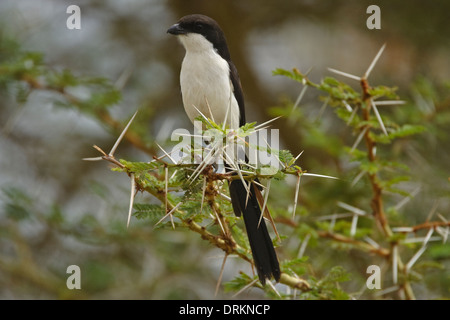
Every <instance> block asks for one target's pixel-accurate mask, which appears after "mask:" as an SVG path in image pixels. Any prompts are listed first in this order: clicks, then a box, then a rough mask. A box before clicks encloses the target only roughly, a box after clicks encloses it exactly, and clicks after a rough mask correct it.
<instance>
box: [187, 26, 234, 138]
mask: <svg viewBox="0 0 450 320" xmlns="http://www.w3.org/2000/svg"><path fill="white" fill-rule="evenodd" d="M180 40H181V42H182V44H183V45H184V47H185V49H186V55H185V57H184V59H183V63H182V66H181V73H180V84H181V93H182V96H183V104H184V109H185V111H186V113H187V115H188V117H189V119H190V120H191V121H192V122H194V119H195V118H196V117H198V116H199V115H200V114H199V113H198V111H197V110H196V108H197V109H198V110H200V111H201V112H202V113H203V114H204V115H205V116H206V117H208V118H211V119H213V120H214V122H216V123H217V124H222V123H223V122H225V117H226V118H227V124H228V125H229V126H230V127H231V128H234V129H235V128H238V127H239V106H238V103H237V101H236V98H235V97H234V95H233V86H232V84H231V81H230V67H229V65H228V62H227V61H226V60H224V59H223V58H222V57H221V56H220V55H219V54H218V53H217V52H216V51H215V50H214V48H213V46H212V44H211V43H210V42H209V41H208V40H206V39H205V38H204V37H203V36H202V35H199V34H188V35H184V36H181V37H180ZM194 106H195V107H194ZM227 109H228V115H227Z"/></svg>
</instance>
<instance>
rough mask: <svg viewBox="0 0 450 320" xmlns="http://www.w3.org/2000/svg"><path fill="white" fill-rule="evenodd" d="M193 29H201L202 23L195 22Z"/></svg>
mask: <svg viewBox="0 0 450 320" xmlns="http://www.w3.org/2000/svg"><path fill="white" fill-rule="evenodd" d="M194 29H195V31H202V30H203V24H201V23H196V24H195V25H194Z"/></svg>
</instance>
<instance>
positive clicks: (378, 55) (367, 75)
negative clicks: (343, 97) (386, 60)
mask: <svg viewBox="0 0 450 320" xmlns="http://www.w3.org/2000/svg"><path fill="white" fill-rule="evenodd" d="M385 47H386V43H385V44H383V45H382V46H381V48H380V50H378V53H377V55H376V56H375V58H373V60H372V63H371V64H370V66H369V68H367V71H366V73H364V76H363V78H364V79H367V78H368V77H369V75H370V73H371V72H372V70H373V68H374V67H375V64H376V63H377V61H378V59H379V58H380V56H381V54H382V53H383V51H384V48H385Z"/></svg>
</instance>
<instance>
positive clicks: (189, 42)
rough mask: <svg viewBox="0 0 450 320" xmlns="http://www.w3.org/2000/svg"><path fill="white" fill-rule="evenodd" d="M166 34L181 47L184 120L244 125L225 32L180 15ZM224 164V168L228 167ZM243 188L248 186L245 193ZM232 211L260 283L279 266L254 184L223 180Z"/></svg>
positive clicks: (197, 16)
mask: <svg viewBox="0 0 450 320" xmlns="http://www.w3.org/2000/svg"><path fill="white" fill-rule="evenodd" d="M167 32H168V33H170V34H173V35H176V36H177V37H178V39H179V40H180V42H181V43H182V44H183V46H184V48H185V49H186V55H185V57H184V59H183V63H182V65H181V72H180V84H181V93H182V98H183V105H184V109H185V111H186V113H187V115H188V117H189V119H190V120H191V121H192V122H194V119H195V118H196V117H198V116H199V115H200V114H199V112H198V111H200V112H201V113H203V114H204V115H207V116H209V115H211V116H212V118H213V119H214V121H215V122H216V123H218V124H219V123H223V122H225V121H226V122H227V123H226V124H227V125H228V126H229V127H230V128H231V129H237V128H238V127H239V126H242V125H244V124H245V106H244V96H243V93H242V87H241V83H240V80H239V75H238V72H237V70H236V67H235V65H234V64H233V62H232V61H231V57H230V52H229V50H228V46H227V42H226V39H225V35H224V33H223V31H222V29H221V28H220V26H219V24H218V23H217V22H216V21H215V20H213V19H212V18H210V17H207V16H204V15H200V14H193V15H188V16H184V17H183V18H181V19H180V20H179V21H178V22H177V23H176V24H174V25H173V26H171V27H170V28H169V29H168V30H167ZM228 168H229V167H228ZM247 188H250V191H249V196H248V197H247ZM229 190H230V197H231V202H232V205H233V210H234V213H235V214H236V215H237V216H241V214H242V215H243V217H244V222H245V228H246V230H247V235H248V239H249V243H250V247H251V250H252V255H253V260H254V263H255V267H256V270H257V273H258V276H259V279H260V281H261V283H262V284H265V281H266V279H270V278H272V277H273V278H275V280H276V281H279V279H280V275H281V272H280V266H279V263H278V258H277V255H276V252H275V249H274V247H273V244H272V239H271V238H270V235H269V232H268V230H267V227H266V224H265V223H264V222H262V223H259V222H260V216H261V208H260V205H259V203H258V199H257V193H258V192H260V191H259V189H258V188H257V187H256V185H255V184H254V183H251V184H250V185H249V186H244V182H243V181H242V180H240V179H236V180H232V181H231V182H230V183H229Z"/></svg>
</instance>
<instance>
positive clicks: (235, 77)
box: [228, 61, 245, 126]
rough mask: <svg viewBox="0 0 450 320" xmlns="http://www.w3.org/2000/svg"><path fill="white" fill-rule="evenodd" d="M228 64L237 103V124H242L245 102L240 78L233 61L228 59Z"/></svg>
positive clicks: (243, 122)
mask: <svg viewBox="0 0 450 320" xmlns="http://www.w3.org/2000/svg"><path fill="white" fill-rule="evenodd" d="M228 65H229V66H230V79H231V84H232V85H233V90H234V97H235V98H236V101H237V103H238V105H239V115H240V117H239V126H243V125H244V124H245V103H244V94H243V93H242V86H241V80H240V79H239V74H238V72H237V69H236V66H235V65H234V63H233V62H231V61H228Z"/></svg>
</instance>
